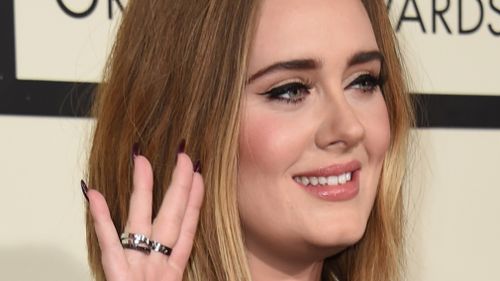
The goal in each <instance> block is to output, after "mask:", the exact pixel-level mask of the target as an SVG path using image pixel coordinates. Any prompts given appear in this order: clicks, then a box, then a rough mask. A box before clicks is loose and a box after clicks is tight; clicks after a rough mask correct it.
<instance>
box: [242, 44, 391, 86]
mask: <svg viewBox="0 0 500 281" xmlns="http://www.w3.org/2000/svg"><path fill="white" fill-rule="evenodd" d="M374 60H378V61H380V63H383V61H384V55H382V53H381V52H380V51H376V50H374V51H368V52H357V53H355V54H354V55H353V56H352V57H350V58H349V60H348V62H347V67H351V66H355V65H358V64H363V63H367V62H370V61H374ZM321 66H322V62H321V61H319V60H317V59H311V58H307V59H296V60H289V61H280V62H277V63H274V64H272V65H270V66H267V67H265V68H263V69H261V70H259V71H257V72H256V73H255V74H253V75H252V76H251V77H250V78H249V79H248V81H247V84H250V83H252V82H253V81H255V80H256V79H258V78H260V77H262V76H264V75H267V74H270V73H273V72H276V71H280V70H313V69H318V68H320V67H321Z"/></svg>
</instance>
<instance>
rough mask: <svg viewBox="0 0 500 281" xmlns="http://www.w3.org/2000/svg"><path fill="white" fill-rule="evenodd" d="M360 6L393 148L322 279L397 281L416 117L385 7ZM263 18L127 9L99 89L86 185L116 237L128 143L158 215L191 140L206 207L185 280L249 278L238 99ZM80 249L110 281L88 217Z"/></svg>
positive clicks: (187, 4) (184, 4)
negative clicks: (366, 210) (374, 45)
mask: <svg viewBox="0 0 500 281" xmlns="http://www.w3.org/2000/svg"><path fill="white" fill-rule="evenodd" d="M365 6H366V7H367V10H368V13H369V14H370V18H371V20H372V23H373V24H374V29H375V33H376V36H377V40H378V43H379V46H380V48H381V50H382V52H383V53H384V55H385V58H386V62H385V63H386V68H385V69H386V71H387V73H388V77H389V79H388V81H387V83H386V85H385V86H384V92H385V97H386V102H387V106H388V109H389V116H390V120H391V130H392V131H391V133H392V137H393V139H392V143H391V147H390V150H389V153H388V156H387V159H386V162H385V167H384V170H383V173H382V174H383V175H382V179H381V184H380V191H379V194H378V196H377V199H376V203H375V206H374V209H373V212H372V215H371V217H370V220H369V222H368V226H367V232H366V235H365V237H364V238H363V239H362V240H361V241H360V243H358V244H357V245H355V246H353V247H351V248H349V249H348V250H346V251H345V252H343V253H341V254H340V255H338V256H336V257H332V258H330V259H329V260H327V262H326V263H325V268H324V272H325V274H326V275H330V274H332V273H334V274H337V275H339V276H345V278H346V280H347V279H348V280H395V278H393V277H395V276H396V272H397V268H398V266H397V265H398V264H399V258H400V257H401V247H402V243H401V238H402V225H401V221H402V219H403V215H402V206H401V198H400V196H401V192H400V189H399V188H400V186H401V181H402V178H403V176H404V174H405V170H404V167H405V164H404V158H405V155H406V154H405V152H406V151H405V147H406V134H407V131H408V128H409V126H410V125H411V120H412V119H411V110H410V108H411V107H410V105H409V97H408V95H407V93H406V90H405V88H404V86H403V85H404V83H403V81H404V80H403V77H402V76H401V72H400V70H401V66H400V63H399V59H398V54H397V51H396V46H395V40H394V37H393V33H392V29H391V27H390V24H389V22H388V19H387V15H386V14H385V7H384V4H383V1H365ZM258 10H259V9H258V2H257V1H237V0H205V1H200V0H182V1H178V0H163V1H154V0H142V1H136V0H131V1H129V2H128V6H127V8H126V9H125V12H124V17H123V22H122V24H121V26H120V30H119V32H118V34H117V39H116V42H115V46H114V49H113V51H112V55H111V57H110V59H109V62H108V67H107V70H106V76H105V80H104V82H103V83H102V84H101V85H100V86H99V89H98V91H97V95H96V99H95V104H94V108H93V114H94V116H96V117H97V123H96V127H95V131H94V137H93V142H92V148H91V153H90V158H89V167H88V180H89V185H90V186H91V187H93V188H95V189H97V190H99V191H100V192H101V193H102V194H103V195H104V197H105V198H106V200H107V202H108V205H109V208H110V212H111V216H112V219H113V222H114V224H115V227H116V229H117V232H121V231H123V227H124V224H125V222H126V219H127V216H128V205H129V204H128V203H129V198H130V195H131V192H132V178H131V174H132V173H131V169H132V160H131V148H132V145H133V144H134V143H135V142H139V143H140V148H141V154H143V155H145V156H146V157H147V158H148V159H149V160H150V161H151V164H152V167H153V173H154V186H155V188H154V192H153V215H155V214H156V213H157V211H158V209H159V206H160V203H161V200H162V198H163V194H164V193H165V190H166V188H167V186H168V183H169V181H170V173H171V171H172V168H173V165H174V158H175V153H176V148H177V145H178V143H179V141H180V140H181V139H183V138H184V139H186V140H187V145H186V152H187V153H188V154H189V155H190V156H191V157H192V158H193V159H200V160H201V163H202V166H203V175H204V182H205V190H206V192H205V201H204V202H205V203H204V205H203V208H202V212H201V216H200V224H199V228H198V232H197V236H196V238H195V244H194V247H193V251H192V254H191V259H190V262H189V265H188V268H187V270H186V274H185V277H184V279H185V280H190V281H206V280H226V281H233V280H251V277H250V273H249V269H248V264H247V261H246V257H245V247H244V242H243V237H242V232H241V228H240V221H239V214H238V207H237V200H236V188H235V187H236V183H237V178H236V177H237V167H238V166H237V165H238V133H239V123H240V108H241V99H242V98H241V96H242V92H243V91H244V88H245V84H246V79H245V77H246V69H247V60H248V53H249V46H250V42H251V40H252V36H253V34H254V32H255V26H256V22H257V19H258ZM377 27H379V28H377ZM389 172H390V173H389ZM87 244H88V257H89V264H90V267H91V270H92V272H93V274H94V276H95V279H96V280H98V281H101V280H105V276H104V272H103V268H102V264H101V255H100V250H99V245H98V242H97V238H96V235H95V232H94V228H93V224H92V220H91V218H90V214H89V212H88V211H87ZM371 249H376V252H375V253H374V252H371V251H370V250H371ZM368 251H370V252H369V254H368Z"/></svg>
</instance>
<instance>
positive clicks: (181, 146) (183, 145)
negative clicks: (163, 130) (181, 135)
mask: <svg viewBox="0 0 500 281" xmlns="http://www.w3.org/2000/svg"><path fill="white" fill-rule="evenodd" d="M185 149H186V140H185V139H182V140H181V142H180V143H179V146H178V147H177V154H179V153H183V152H184V150H185Z"/></svg>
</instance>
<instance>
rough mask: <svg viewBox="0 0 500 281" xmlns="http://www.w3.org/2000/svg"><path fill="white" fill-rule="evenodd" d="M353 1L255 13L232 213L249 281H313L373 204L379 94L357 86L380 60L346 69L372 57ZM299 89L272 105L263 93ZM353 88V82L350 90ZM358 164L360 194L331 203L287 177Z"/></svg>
mask: <svg viewBox="0 0 500 281" xmlns="http://www.w3.org/2000/svg"><path fill="white" fill-rule="evenodd" d="M377 50H378V46H377V43H376V40H375V36H374V34H373V30H372V26H371V24H370V21H369V18H368V16H367V14H366V11H365V9H364V7H363V4H362V3H361V2H360V1H352V0H335V1H333V0H309V1H301V0H268V1H264V2H263V5H262V11H261V17H260V20H259V23H258V27H257V31H256V35H255V39H254V42H253V44H252V47H251V53H250V61H249V70H248V73H249V80H250V81H249V83H248V84H247V87H246V91H245V103H244V109H243V121H242V124H241V134H240V151H239V152H240V171H239V185H238V196H239V209H240V216H241V220H242V224H243V229H244V235H245V242H246V246H247V256H248V259H249V263H250V269H251V273H252V275H253V278H254V280H256V281H259V280H319V279H320V273H321V268H322V265H323V260H324V259H325V258H327V257H329V256H332V255H334V254H336V253H338V252H339V251H341V250H343V249H345V247H347V246H349V245H352V244H354V243H356V242H357V241H358V240H359V239H360V238H361V237H362V235H363V233H364V231H365V227H366V223H367V220H368V217H369V214H370V211H371V208H372V206H373V202H374V198H375V195H376V192H377V185H378V182H379V178H380V173H381V168H382V164H383V159H384V156H385V153H386V151H387V149H388V145H389V140H390V130H389V129H390V128H389V119H388V114H387V108H386V105H385V101H384V98H383V95H382V93H381V90H380V88H379V87H377V86H376V85H375V86H374V87H372V88H373V89H372V88H370V89H369V90H367V88H363V86H364V85H365V84H363V83H361V84H360V83H356V82H353V81H355V80H356V79H357V78H358V77H360V76H362V75H366V74H370V75H372V76H375V77H378V76H379V73H380V69H381V62H380V60H378V59H373V60H369V61H367V62H363V63H358V64H354V65H350V64H349V63H348V62H349V60H350V58H351V57H352V56H353V55H355V54H357V53H359V52H370V51H377ZM297 59H313V60H316V61H317V62H318V65H316V66H314V67H312V68H310V67H309V68H308V69H282V68H281V69H275V70H274V71H271V72H268V73H266V74H263V75H261V76H259V77H258V78H255V79H253V78H250V77H252V76H254V74H255V73H259V72H261V70H262V69H266V68H267V67H268V66H269V65H273V64H274V63H276V62H282V61H289V60H297ZM292 82H299V83H304V84H309V85H310V89H309V90H307V89H295V90H291V91H288V92H285V93H283V94H282V95H281V96H280V97H281V98H283V99H288V100H290V99H291V98H292V97H293V99H294V100H295V101H297V100H298V99H297V98H298V97H300V98H301V99H300V101H299V102H296V103H286V102H282V101H278V100H276V99H275V100H271V99H269V98H268V96H266V95H263V94H262V93H266V92H268V91H269V90H271V89H273V88H276V87H279V86H281V85H284V84H287V83H292ZM353 83H354V84H353ZM351 160H358V161H360V162H361V166H362V167H361V172H360V189H359V193H358V195H357V196H355V197H354V198H352V199H350V200H344V201H337V202H331V201H326V200H324V199H320V198H319V197H317V196H313V195H311V194H310V193H308V192H306V191H305V189H304V188H303V187H302V186H300V185H298V184H297V183H296V182H295V181H294V180H293V178H292V176H293V175H297V174H300V173H301V172H302V173H303V172H306V171H311V170H316V169H319V168H322V167H326V166H329V165H332V164H339V163H347V162H349V161H351Z"/></svg>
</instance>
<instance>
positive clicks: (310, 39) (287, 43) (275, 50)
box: [249, 0, 378, 72]
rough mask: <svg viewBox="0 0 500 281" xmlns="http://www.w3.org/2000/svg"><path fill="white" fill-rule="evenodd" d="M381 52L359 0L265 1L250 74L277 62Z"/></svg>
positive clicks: (331, 58) (252, 55) (258, 24)
mask: <svg viewBox="0 0 500 281" xmlns="http://www.w3.org/2000/svg"><path fill="white" fill-rule="evenodd" d="M374 49H378V47H377V43H376V40H375V36H374V34H373V30H372V26H371V23H370V20H369V18H368V15H367V13H366V11H365V9H364V6H363V4H362V3H361V1H359V0H264V1H262V5H261V11H260V17H259V19H258V23H257V30H256V34H255V37H254V40H253V42H252V48H251V52H250V58H251V59H250V65H249V67H250V72H251V71H252V69H257V68H258V67H261V66H262V65H263V64H268V63H272V62H275V61H277V60H286V59H296V58H300V57H313V58H318V59H321V60H322V61H332V60H333V61H337V62H339V63H340V61H341V60H342V58H344V57H345V60H347V57H348V56H350V55H352V54H354V53H356V52H358V51H366V50H374Z"/></svg>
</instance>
